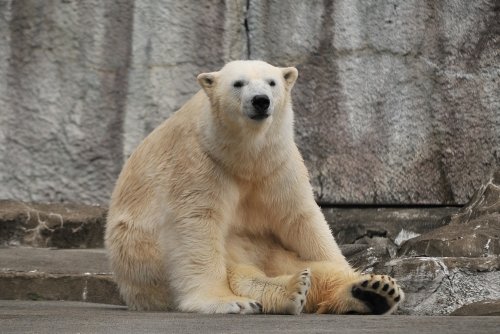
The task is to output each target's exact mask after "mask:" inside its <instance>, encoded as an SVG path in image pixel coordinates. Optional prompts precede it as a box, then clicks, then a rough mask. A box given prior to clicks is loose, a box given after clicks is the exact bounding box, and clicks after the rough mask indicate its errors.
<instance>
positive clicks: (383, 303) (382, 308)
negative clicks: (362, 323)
mask: <svg viewBox="0 0 500 334" xmlns="http://www.w3.org/2000/svg"><path fill="white" fill-rule="evenodd" d="M352 296H353V297H354V298H357V299H359V300H361V301H362V302H364V303H365V304H366V306H368V308H370V310H371V312H370V313H372V314H384V313H385V312H387V311H388V310H389V309H390V306H389V303H388V302H387V300H386V299H385V298H384V297H382V296H381V295H379V294H378V293H376V292H372V291H365V290H362V289H359V288H353V289H352Z"/></svg>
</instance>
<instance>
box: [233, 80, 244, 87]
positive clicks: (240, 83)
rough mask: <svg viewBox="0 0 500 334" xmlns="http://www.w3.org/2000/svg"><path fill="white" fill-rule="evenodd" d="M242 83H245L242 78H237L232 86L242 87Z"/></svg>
mask: <svg viewBox="0 0 500 334" xmlns="http://www.w3.org/2000/svg"><path fill="white" fill-rule="evenodd" d="M244 84H245V83H244V82H243V80H238V81H235V82H234V83H233V87H234V88H241V87H243V85H244Z"/></svg>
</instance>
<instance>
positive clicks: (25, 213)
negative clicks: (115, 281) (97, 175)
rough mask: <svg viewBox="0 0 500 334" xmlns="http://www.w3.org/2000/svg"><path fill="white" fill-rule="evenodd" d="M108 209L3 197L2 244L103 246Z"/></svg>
mask: <svg viewBox="0 0 500 334" xmlns="http://www.w3.org/2000/svg"><path fill="white" fill-rule="evenodd" d="M105 220H106V209H105V208H102V207H99V206H89V205H76V204H36V203H23V202H18V201H10V200H0V245H2V246H19V245H26V246H34V247H58V248H94V247H103V245H104V243H103V235H104V224H105Z"/></svg>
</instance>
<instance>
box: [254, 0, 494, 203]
mask: <svg viewBox="0 0 500 334" xmlns="http://www.w3.org/2000/svg"><path fill="white" fill-rule="evenodd" d="M251 3H252V4H253V6H251V7H250V14H249V28H250V34H249V35H250V55H251V57H252V58H263V59H266V60H269V61H271V62H276V63H281V64H289V63H293V64H297V66H298V69H299V80H298V82H297V85H296V89H295V92H296V93H295V105H296V112H297V117H296V120H297V139H298V142H299V146H300V148H301V150H302V152H303V154H304V158H305V160H306V163H307V165H308V166H309V168H310V171H311V175H312V178H313V184H314V186H315V190H316V192H317V197H318V199H319V200H320V201H322V202H327V203H330V202H348V203H350V202H356V203H464V202H465V201H466V200H467V198H468V197H469V196H470V195H471V194H472V191H473V189H474V188H477V187H478V186H479V185H480V184H481V183H482V182H483V181H484V180H485V179H486V177H487V174H488V173H489V172H490V170H491V168H492V167H494V166H495V165H498V164H499V163H500V151H499V149H498V148H499V147H500V113H499V112H498V110H500V95H499V94H496V93H495V92H498V91H499V90H500V80H499V78H500V56H499V54H498V44H499V43H500V34H499V31H500V11H499V3H498V1H487V0H486V1H473V2H470V1H440V2H435V1H418V0H414V1H394V0H393V1H362V0H360V1H350V0H339V1H328V2H324V1H320V0H318V1H307V2H304V1H300V0H296V1H287V2H286V5H284V4H283V2H280V1H273V0H261V1H254V2H251Z"/></svg>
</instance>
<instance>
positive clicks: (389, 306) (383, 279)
mask: <svg viewBox="0 0 500 334" xmlns="http://www.w3.org/2000/svg"><path fill="white" fill-rule="evenodd" d="M309 265H310V266H311V270H312V279H311V283H312V288H311V290H310V293H309V295H308V298H307V305H306V309H305V311H306V312H309V313H311V312H317V313H335V314H390V313H392V312H393V311H394V310H395V309H396V308H397V306H398V304H399V303H400V302H401V301H402V300H403V299H404V293H403V291H402V290H401V288H400V287H399V286H398V284H397V283H396V281H395V280H394V279H393V278H391V277H389V276H387V275H362V274H360V273H357V272H345V271H342V270H338V269H337V268H336V267H335V266H334V265H332V264H331V263H328V262H313V263H310V264H309Z"/></svg>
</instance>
